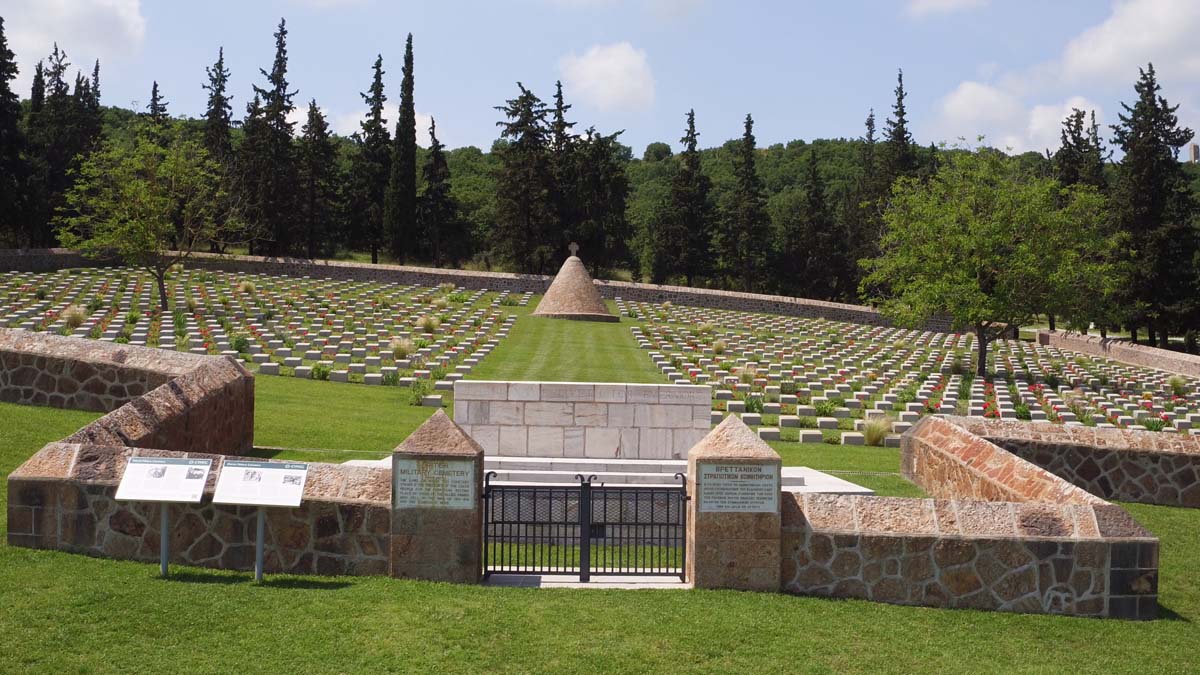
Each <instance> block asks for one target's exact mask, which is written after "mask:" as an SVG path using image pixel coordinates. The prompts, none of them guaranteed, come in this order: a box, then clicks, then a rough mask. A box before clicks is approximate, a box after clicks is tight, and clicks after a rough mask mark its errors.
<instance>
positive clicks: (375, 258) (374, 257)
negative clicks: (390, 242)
mask: <svg viewBox="0 0 1200 675" xmlns="http://www.w3.org/2000/svg"><path fill="white" fill-rule="evenodd" d="M371 264H372V265H377V264H379V246H378V245H377V244H374V243H372V244H371Z"/></svg>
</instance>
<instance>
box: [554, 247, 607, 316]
mask: <svg viewBox="0 0 1200 675" xmlns="http://www.w3.org/2000/svg"><path fill="white" fill-rule="evenodd" d="M533 315H534V316H544V317H549V318H552V319H575V320H577V321H610V322H616V321H620V318H618V317H616V316H613V315H612V314H611V313H610V312H609V311H608V307H607V306H606V305H605V304H604V300H603V299H601V298H600V291H598V290H596V285H595V284H593V283H592V275H590V274H588V272H587V268H586V267H584V265H583V261H582V260H580V259H579V257H578V256H575V255H572V256H571V257H569V258H567V259H566V261H564V262H563V265H562V268H561V269H559V270H558V274H556V275H555V276H554V281H553V282H551V284H550V288H548V289H546V295H544V296H542V300H541V302H539V303H538V306H537V309H535V310H534V311H533Z"/></svg>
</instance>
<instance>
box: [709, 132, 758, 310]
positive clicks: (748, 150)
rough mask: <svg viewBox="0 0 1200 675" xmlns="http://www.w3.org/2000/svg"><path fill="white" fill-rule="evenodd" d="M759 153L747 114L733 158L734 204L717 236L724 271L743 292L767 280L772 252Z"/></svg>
mask: <svg viewBox="0 0 1200 675" xmlns="http://www.w3.org/2000/svg"><path fill="white" fill-rule="evenodd" d="M756 154H757V149H756V147H755V141H754V118H752V117H751V116H750V115H746V124H745V131H744V133H743V134H742V140H741V142H740V143H738V146H737V149H736V154H735V155H734V158H733V175H734V188H733V194H732V195H731V204H730V207H729V210H728V212H727V213H726V214H725V218H723V219H722V225H721V228H720V230H719V232H718V233H717V237H716V249H717V252H718V254H719V255H720V258H721V266H722V269H723V271H724V272H725V275H726V277H727V278H729V279H730V280H732V281H733V282H734V283H735V284H736V285H737V287H738V288H739V289H740V290H743V291H752V290H755V289H756V288H758V287H760V286H761V285H762V283H763V282H764V281H765V276H766V275H765V273H766V267H767V256H768V252H769V249H770V240H769V237H770V227H771V221H770V218H768V217H767V211H766V201H767V200H766V197H765V196H764V195H763V182H762V178H760V177H759V175H758V170H757V167H756V158H755V155H756Z"/></svg>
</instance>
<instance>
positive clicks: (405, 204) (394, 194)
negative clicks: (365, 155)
mask: <svg viewBox="0 0 1200 675" xmlns="http://www.w3.org/2000/svg"><path fill="white" fill-rule="evenodd" d="M393 143H394V145H393V146H392V166H391V175H390V176H389V178H388V185H387V199H386V201H385V203H384V221H385V226H386V227H387V229H388V233H389V235H390V238H391V244H392V254H393V255H394V256H395V257H396V259H397V260H399V261H403V260H404V258H405V256H406V255H408V254H409V253H411V252H412V250H413V249H414V248H415V246H414V244H415V242H413V241H412V239H413V234H414V232H415V231H416V221H417V112H416V108H415V104H414V103H413V50H412V33H409V34H408V41H407V42H406V43H405V46H404V76H403V78H402V79H401V80H400V117H399V119H397V120H396V137H395V139H394V141H393Z"/></svg>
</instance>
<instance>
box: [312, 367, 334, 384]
mask: <svg viewBox="0 0 1200 675" xmlns="http://www.w3.org/2000/svg"><path fill="white" fill-rule="evenodd" d="M330 370H331V369H330V367H329V366H327V365H325V364H324V363H318V364H316V365H314V366H313V367H312V378H313V379H314V380H328V379H329V372H330Z"/></svg>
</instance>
